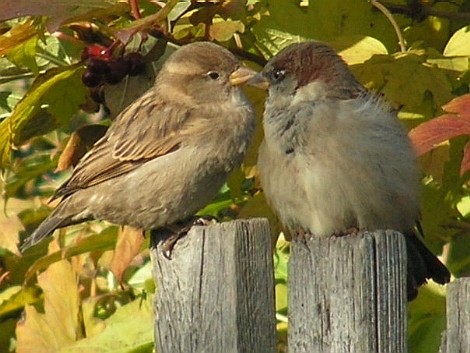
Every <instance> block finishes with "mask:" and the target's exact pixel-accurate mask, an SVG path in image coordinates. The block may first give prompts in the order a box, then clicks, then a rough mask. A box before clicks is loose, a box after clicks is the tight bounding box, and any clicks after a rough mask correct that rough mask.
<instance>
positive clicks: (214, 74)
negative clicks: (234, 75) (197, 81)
mask: <svg viewBox="0 0 470 353" xmlns="http://www.w3.org/2000/svg"><path fill="white" fill-rule="evenodd" d="M207 76H209V77H210V78H211V79H212V80H217V79H218V78H219V73H218V72H216V71H209V72H208V73H207Z"/></svg>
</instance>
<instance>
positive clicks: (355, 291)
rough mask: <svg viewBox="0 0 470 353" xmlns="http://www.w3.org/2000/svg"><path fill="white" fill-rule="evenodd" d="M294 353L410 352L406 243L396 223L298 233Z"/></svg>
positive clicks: (292, 280) (292, 298)
mask: <svg viewBox="0 0 470 353" xmlns="http://www.w3.org/2000/svg"><path fill="white" fill-rule="evenodd" d="M288 290H289V338H288V340H289V342H288V345H289V353H405V352H406V350H407V345H406V303H407V301H406V245H405V240H404V237H403V235H401V234H400V233H398V232H394V231H390V230H387V231H376V232H374V233H369V232H364V233H361V234H359V235H357V236H345V237H337V238H335V237H333V238H326V239H317V238H315V239H312V240H307V241H305V242H302V241H294V242H293V243H292V247H291V257H290V262H289V276H288Z"/></svg>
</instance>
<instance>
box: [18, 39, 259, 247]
mask: <svg viewBox="0 0 470 353" xmlns="http://www.w3.org/2000/svg"><path fill="white" fill-rule="evenodd" d="M254 74H255V73H254V72H253V71H251V70H249V69H247V68H245V67H243V66H241V65H240V62H239V61H238V60H237V59H236V57H235V56H234V55H233V54H232V53H230V52H229V51H228V50H226V49H225V48H223V47H221V46H218V45H216V44H213V43H209V42H200V43H193V44H188V45H185V46H183V47H181V48H180V49H179V50H177V51H176V52H175V53H173V54H172V55H171V56H170V57H169V58H168V60H167V61H166V62H165V64H164V65H163V67H162V69H161V71H160V72H159V74H158V76H157V79H156V82H155V85H154V86H153V87H152V88H151V89H150V90H149V91H147V92H146V93H145V94H144V95H143V96H142V97H141V98H139V99H137V100H136V101H134V102H133V103H132V104H131V105H130V106H128V107H127V108H126V109H125V110H124V111H123V112H122V113H121V114H120V115H119V116H118V117H117V118H116V119H115V121H114V122H113V124H112V125H111V127H110V128H109V129H108V131H107V133H106V135H105V136H104V137H103V138H101V139H100V140H99V141H98V142H97V143H95V145H94V146H93V147H92V149H91V150H90V151H89V152H88V153H87V154H86V155H84V157H83V158H82V159H81V160H80V161H79V163H78V164H77V166H76V168H75V169H74V171H73V174H72V176H71V178H70V179H69V180H68V181H67V182H66V183H65V184H64V185H62V186H61V187H60V188H59V189H58V190H57V192H56V194H55V198H61V201H60V203H59V205H58V206H57V208H55V209H54V210H53V211H52V213H51V214H50V215H49V217H47V218H46V219H45V220H44V222H43V223H41V225H40V226H39V227H38V228H37V229H36V230H35V231H34V233H33V234H31V236H30V237H29V238H27V239H26V241H25V242H24V244H23V246H22V250H24V249H26V248H28V247H30V246H32V245H34V244H36V243H38V242H39V241H41V239H43V238H44V237H46V236H48V235H50V234H51V233H52V232H53V231H54V230H55V229H57V228H61V227H65V226H68V225H71V224H75V223H80V222H83V221H86V220H91V219H102V220H107V221H109V222H113V223H117V224H122V225H131V226H134V227H139V228H143V229H158V228H160V227H165V226H168V225H171V224H173V223H175V222H178V221H182V220H185V219H186V218H188V217H190V216H192V215H193V214H194V213H195V212H197V211H198V210H199V209H201V208H202V207H204V206H205V205H206V204H207V203H209V202H210V201H211V200H212V199H213V197H214V196H215V195H216V194H217V192H218V190H219V189H220V187H221V186H222V184H223V183H224V182H225V180H226V178H227V176H228V174H229V173H230V172H231V171H232V170H233V169H234V168H235V167H236V166H238V165H239V164H240V163H241V161H242V159H243V157H244V155H245V152H246V150H247V147H248V144H249V142H250V138H251V136H252V133H253V131H254V125H255V120H254V114H253V110H252V107H251V106H250V104H249V103H248V101H247V99H246V98H245V96H244V94H243V93H242V91H241V88H240V85H241V84H243V83H245V82H246V81H247V80H248V79H249V78H250V77H252V76H253V75H254Z"/></svg>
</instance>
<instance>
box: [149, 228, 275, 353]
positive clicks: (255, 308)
mask: <svg viewBox="0 0 470 353" xmlns="http://www.w3.org/2000/svg"><path fill="white" fill-rule="evenodd" d="M154 235H155V234H154ZM152 260H153V264H154V265H153V266H154V277H155V282H156V286H157V293H156V296H155V311H156V323H155V339H156V349H157V352H159V353H196V352H204V353H220V352H224V353H245V352H246V353H273V352H275V345H276V327H275V326H276V319H275V304H274V273H273V257H272V248H271V235H270V229H269V224H268V222H267V221H266V220H263V219H252V220H239V221H233V222H228V223H222V224H216V225H211V226H208V227H193V228H192V229H191V231H190V232H189V233H188V235H187V236H186V237H185V238H183V239H181V240H179V241H178V243H177V245H176V247H175V249H174V251H173V254H172V259H171V260H168V259H166V258H164V257H163V256H162V253H161V249H160V246H157V248H156V249H155V248H154V249H152Z"/></svg>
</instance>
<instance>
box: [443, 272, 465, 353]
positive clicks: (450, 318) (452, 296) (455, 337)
mask: <svg viewBox="0 0 470 353" xmlns="http://www.w3.org/2000/svg"><path fill="white" fill-rule="evenodd" d="M440 352H441V353H468V352H470V278H468V277H466V278H458V279H456V280H455V281H453V282H452V283H450V284H449V286H448V289H447V328H446V332H445V334H444V335H443V340H442V345H441V349H440Z"/></svg>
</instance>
